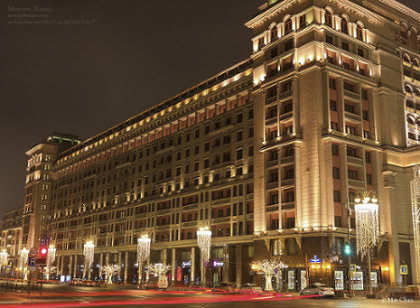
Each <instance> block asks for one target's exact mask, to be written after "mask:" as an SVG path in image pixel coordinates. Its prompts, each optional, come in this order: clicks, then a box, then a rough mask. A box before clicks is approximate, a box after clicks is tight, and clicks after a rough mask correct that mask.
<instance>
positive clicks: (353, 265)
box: [350, 264, 356, 272]
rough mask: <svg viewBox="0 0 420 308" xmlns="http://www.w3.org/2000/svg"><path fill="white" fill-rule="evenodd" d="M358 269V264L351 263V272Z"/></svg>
mask: <svg viewBox="0 0 420 308" xmlns="http://www.w3.org/2000/svg"><path fill="white" fill-rule="evenodd" d="M355 271H356V264H350V272H355Z"/></svg>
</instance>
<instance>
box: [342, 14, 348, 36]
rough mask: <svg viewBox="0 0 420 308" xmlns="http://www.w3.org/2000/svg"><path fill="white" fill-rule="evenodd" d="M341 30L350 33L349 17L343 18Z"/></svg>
mask: <svg viewBox="0 0 420 308" xmlns="http://www.w3.org/2000/svg"><path fill="white" fill-rule="evenodd" d="M341 32H343V33H345V34H348V33H349V29H348V23H347V19H345V18H344V17H343V18H342V19H341Z"/></svg>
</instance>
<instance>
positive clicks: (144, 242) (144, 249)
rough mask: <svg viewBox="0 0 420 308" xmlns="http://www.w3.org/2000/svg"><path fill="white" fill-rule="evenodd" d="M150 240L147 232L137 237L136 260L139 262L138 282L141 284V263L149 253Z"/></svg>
mask: <svg viewBox="0 0 420 308" xmlns="http://www.w3.org/2000/svg"><path fill="white" fill-rule="evenodd" d="M150 242H151V240H150V238H149V236H148V235H147V234H144V235H142V236H141V237H139V238H138V239H137V262H138V264H139V271H138V275H139V279H138V284H141V281H142V278H143V263H144V262H145V261H146V260H147V259H148V258H149V255H150Z"/></svg>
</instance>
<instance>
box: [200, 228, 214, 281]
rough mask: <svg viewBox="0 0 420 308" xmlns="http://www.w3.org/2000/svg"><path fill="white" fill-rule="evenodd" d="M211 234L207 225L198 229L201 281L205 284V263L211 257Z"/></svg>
mask: <svg viewBox="0 0 420 308" xmlns="http://www.w3.org/2000/svg"><path fill="white" fill-rule="evenodd" d="M211 235H212V232H211V231H210V230H208V228H207V227H206V228H200V229H199V230H198V231H197V244H198V247H199V249H200V267H201V281H202V282H203V284H204V285H205V283H206V268H205V263H206V262H207V261H208V260H209V259H210V249H211Z"/></svg>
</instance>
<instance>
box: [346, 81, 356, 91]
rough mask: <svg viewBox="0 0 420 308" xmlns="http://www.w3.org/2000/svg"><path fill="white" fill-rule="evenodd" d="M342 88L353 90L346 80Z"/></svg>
mask: <svg viewBox="0 0 420 308" xmlns="http://www.w3.org/2000/svg"><path fill="white" fill-rule="evenodd" d="M344 90H347V91H351V92H354V86H353V85H352V84H350V83H348V82H344Z"/></svg>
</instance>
